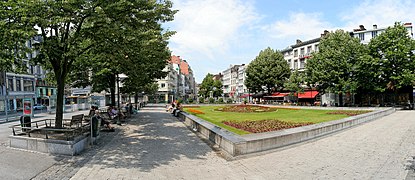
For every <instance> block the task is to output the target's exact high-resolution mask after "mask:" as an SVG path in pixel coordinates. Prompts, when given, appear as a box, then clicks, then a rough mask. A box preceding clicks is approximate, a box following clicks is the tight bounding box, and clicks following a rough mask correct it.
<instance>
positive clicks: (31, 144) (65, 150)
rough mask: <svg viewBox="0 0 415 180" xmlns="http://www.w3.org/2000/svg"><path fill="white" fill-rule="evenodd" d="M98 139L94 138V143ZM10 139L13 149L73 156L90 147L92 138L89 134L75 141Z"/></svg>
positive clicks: (12, 137) (16, 137) (20, 137)
mask: <svg viewBox="0 0 415 180" xmlns="http://www.w3.org/2000/svg"><path fill="white" fill-rule="evenodd" d="M97 138H99V137H97ZM97 138H93V141H95V140H96V139H97ZM9 139H10V147H13V148H18V149H23V150H29V151H36V152H43V153H50V154H61V155H70V156H73V155H77V154H79V153H81V152H82V151H83V150H84V149H85V148H86V147H88V145H89V144H90V140H91V137H90V136H89V133H88V134H83V135H81V136H78V137H76V138H75V139H74V140H73V141H65V140H56V139H42V138H32V137H27V136H9Z"/></svg>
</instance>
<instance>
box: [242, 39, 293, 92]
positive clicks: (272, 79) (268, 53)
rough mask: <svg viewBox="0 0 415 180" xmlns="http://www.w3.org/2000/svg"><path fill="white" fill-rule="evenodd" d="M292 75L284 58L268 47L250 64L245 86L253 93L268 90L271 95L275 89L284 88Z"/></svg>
mask: <svg viewBox="0 0 415 180" xmlns="http://www.w3.org/2000/svg"><path fill="white" fill-rule="evenodd" d="M290 73H291V70H290V67H289V65H288V63H287V61H285V60H284V56H283V55H282V54H281V53H280V52H278V51H274V50H273V49H271V48H269V47H268V48H267V49H265V50H262V51H261V52H260V53H259V55H258V56H257V57H256V58H255V59H254V60H253V61H252V62H251V63H250V64H249V66H248V68H247V70H246V76H247V77H246V81H245V84H246V86H247V88H248V89H250V91H251V92H260V91H263V90H267V91H268V93H271V92H272V91H274V89H275V88H277V89H282V88H283V85H284V82H285V81H286V80H287V79H288V78H289V77H290ZM263 87H265V89H264V88H263Z"/></svg>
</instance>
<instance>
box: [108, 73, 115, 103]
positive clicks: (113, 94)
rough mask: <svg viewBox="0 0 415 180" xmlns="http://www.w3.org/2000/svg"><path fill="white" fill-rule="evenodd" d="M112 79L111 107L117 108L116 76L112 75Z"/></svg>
mask: <svg viewBox="0 0 415 180" xmlns="http://www.w3.org/2000/svg"><path fill="white" fill-rule="evenodd" d="M109 79H110V93H111V106H115V83H116V82H115V80H116V79H115V75H111V77H110V78H109Z"/></svg>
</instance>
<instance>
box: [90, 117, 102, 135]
mask: <svg viewBox="0 0 415 180" xmlns="http://www.w3.org/2000/svg"><path fill="white" fill-rule="evenodd" d="M100 122H101V121H100V119H98V117H97V116H93V117H92V118H91V123H92V137H97V136H98V135H99V126H100Z"/></svg>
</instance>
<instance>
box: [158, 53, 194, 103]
mask: <svg viewBox="0 0 415 180" xmlns="http://www.w3.org/2000/svg"><path fill="white" fill-rule="evenodd" d="M163 71H164V72H168V75H167V76H166V77H165V78H163V79H159V80H157V83H158V84H159V90H158V92H157V95H158V96H162V97H164V98H162V99H160V101H164V102H171V101H173V100H176V99H179V98H180V99H183V100H187V99H189V98H192V99H195V98H196V97H197V95H196V94H197V91H196V82H195V78H194V74H193V70H192V68H191V67H190V65H189V63H188V62H187V61H186V60H183V59H182V58H181V57H180V56H175V55H173V56H171V58H170V60H169V63H168V64H167V65H166V67H165V68H164V70H163Z"/></svg>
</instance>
